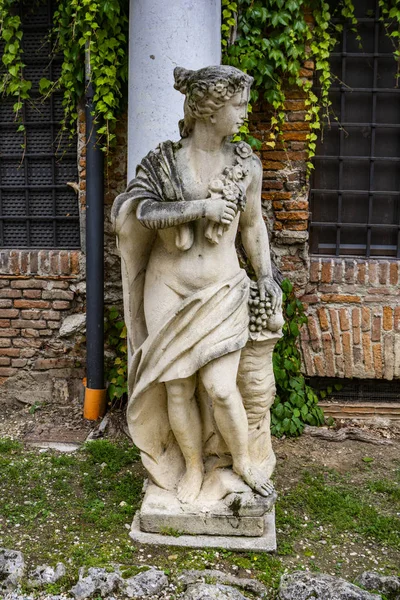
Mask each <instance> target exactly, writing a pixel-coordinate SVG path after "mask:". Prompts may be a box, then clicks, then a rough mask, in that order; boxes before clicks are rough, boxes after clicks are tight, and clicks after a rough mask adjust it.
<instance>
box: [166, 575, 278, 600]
mask: <svg viewBox="0 0 400 600" xmlns="http://www.w3.org/2000/svg"><path fill="white" fill-rule="evenodd" d="M207 579H208V581H210V580H211V581H213V582H214V583H222V584H224V585H234V586H235V587H238V588H241V589H243V590H247V591H248V592H252V593H253V594H258V595H260V596H261V597H263V596H264V595H265V594H266V593H267V588H266V587H265V585H263V584H262V583H260V581H257V579H248V578H243V577H236V576H235V575H231V574H230V573H223V572H222V571H218V570H217V569H203V570H202V571H198V570H195V569H187V570H185V571H182V573H181V574H180V575H179V577H178V580H179V582H180V583H183V585H185V586H188V585H191V584H194V583H198V582H200V583H201V582H204V581H205V580H207Z"/></svg>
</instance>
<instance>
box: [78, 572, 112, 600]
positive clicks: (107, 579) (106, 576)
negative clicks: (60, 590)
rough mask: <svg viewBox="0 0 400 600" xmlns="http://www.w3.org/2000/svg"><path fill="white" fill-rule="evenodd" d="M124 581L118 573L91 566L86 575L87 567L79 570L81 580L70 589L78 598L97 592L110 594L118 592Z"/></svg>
mask: <svg viewBox="0 0 400 600" xmlns="http://www.w3.org/2000/svg"><path fill="white" fill-rule="evenodd" d="M122 582H123V579H122V577H121V576H120V575H119V574H118V573H108V572H107V571H106V570H105V569H103V568H98V567H90V568H89V569H88V571H87V575H86V576H85V569H80V571H79V581H78V583H76V584H75V585H74V586H73V587H72V588H71V590H70V592H71V594H73V596H75V599H76V600H84V599H85V598H90V597H91V596H93V595H94V594H95V593H96V594H100V595H101V596H108V595H109V594H112V593H113V592H116V591H117V590H118V588H119V586H120V584H121V583H122Z"/></svg>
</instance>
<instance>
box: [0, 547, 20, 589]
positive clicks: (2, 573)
mask: <svg viewBox="0 0 400 600" xmlns="http://www.w3.org/2000/svg"><path fill="white" fill-rule="evenodd" d="M25 568H26V567H25V560H24V556H23V554H22V552H18V551H17V550H10V549H8V548H0V590H1V589H9V588H13V587H16V586H17V585H18V584H19V583H20V582H21V580H22V578H23V576H24V575H25Z"/></svg>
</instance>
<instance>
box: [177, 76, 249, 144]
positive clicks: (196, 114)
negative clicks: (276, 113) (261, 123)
mask: <svg viewBox="0 0 400 600" xmlns="http://www.w3.org/2000/svg"><path fill="white" fill-rule="evenodd" d="M174 78H175V85H174V87H175V89H177V90H178V91H179V92H181V93H182V94H184V95H185V96H186V98H185V104H184V118H183V120H181V121H179V131H180V134H181V136H182V137H188V135H189V134H190V133H191V131H192V130H193V127H194V123H195V121H196V119H206V118H207V117H209V116H210V115H213V114H214V113H216V112H217V111H219V110H220V108H222V107H223V106H224V104H225V102H227V101H228V100H230V98H232V96H234V95H235V94H237V93H238V92H240V91H242V90H243V89H245V88H249V87H250V86H251V84H252V82H253V77H250V75H247V74H246V73H243V71H240V70H239V69H236V68H235V67H230V66H228V65H218V66H216V67H205V68H204V69H199V70H198V71H189V70H188V69H184V68H182V67H176V68H175V69H174Z"/></svg>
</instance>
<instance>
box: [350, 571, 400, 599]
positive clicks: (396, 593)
mask: <svg viewBox="0 0 400 600" xmlns="http://www.w3.org/2000/svg"><path fill="white" fill-rule="evenodd" d="M356 583H357V585H361V586H362V587H363V588H365V589H366V590H377V591H378V592H382V593H383V594H385V595H386V596H389V597H390V598H393V600H400V577H396V576H395V575H389V576H387V575H386V576H385V575H381V574H379V573H375V572H374V571H365V572H364V573H361V575H359V577H357V579H356Z"/></svg>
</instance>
